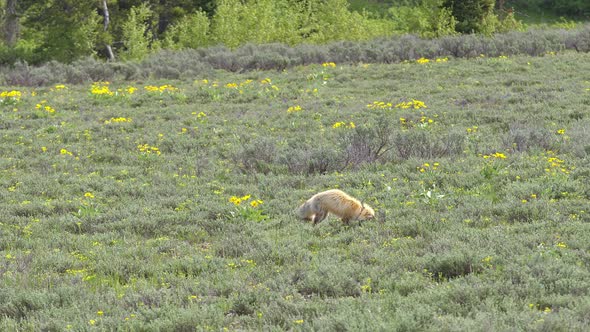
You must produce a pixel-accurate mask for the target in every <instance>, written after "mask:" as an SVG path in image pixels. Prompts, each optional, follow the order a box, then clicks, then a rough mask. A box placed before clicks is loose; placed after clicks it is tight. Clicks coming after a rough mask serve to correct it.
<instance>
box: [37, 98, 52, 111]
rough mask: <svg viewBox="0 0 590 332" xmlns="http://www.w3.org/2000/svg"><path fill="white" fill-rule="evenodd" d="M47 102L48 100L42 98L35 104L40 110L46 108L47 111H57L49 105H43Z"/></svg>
mask: <svg viewBox="0 0 590 332" xmlns="http://www.w3.org/2000/svg"><path fill="white" fill-rule="evenodd" d="M46 102H47V100H42V101H41V102H40V103H39V104H37V105H35V108H36V109H38V110H41V109H42V110H45V111H47V113H55V109H54V108H53V107H51V106H49V105H43V104H45V103H46Z"/></svg>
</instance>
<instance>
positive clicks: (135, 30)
mask: <svg viewBox="0 0 590 332" xmlns="http://www.w3.org/2000/svg"><path fill="white" fill-rule="evenodd" d="M151 15H152V12H151V10H150V9H149V7H148V5H147V4H145V3H144V4H141V5H140V6H138V7H133V8H131V10H130V12H129V17H128V18H127V21H125V23H123V27H122V28H123V45H124V46H125V49H124V50H123V53H122V54H121V57H122V58H123V59H125V60H141V59H143V58H144V57H145V56H147V55H148V53H149V52H150V39H149V38H148V37H147V36H146V34H147V31H148V24H147V21H148V19H150V17H151Z"/></svg>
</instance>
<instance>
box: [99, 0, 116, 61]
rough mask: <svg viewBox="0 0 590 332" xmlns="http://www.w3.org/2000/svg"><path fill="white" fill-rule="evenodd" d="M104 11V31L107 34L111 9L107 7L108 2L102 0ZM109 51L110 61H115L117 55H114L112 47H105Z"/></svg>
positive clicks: (107, 45)
mask: <svg viewBox="0 0 590 332" xmlns="http://www.w3.org/2000/svg"><path fill="white" fill-rule="evenodd" d="M102 10H103V13H104V31H105V32H106V31H107V30H108V28H109V22H110V16H109V7H107V0H102ZM105 47H106V49H107V56H108V57H109V60H110V61H115V53H113V49H112V48H111V45H109V44H106V45H105Z"/></svg>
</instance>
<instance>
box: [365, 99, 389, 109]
mask: <svg viewBox="0 0 590 332" xmlns="http://www.w3.org/2000/svg"><path fill="white" fill-rule="evenodd" d="M367 108H368V109H371V110H385V109H392V108H393V104H392V103H386V102H383V101H374V102H373V103H372V104H368V105H367Z"/></svg>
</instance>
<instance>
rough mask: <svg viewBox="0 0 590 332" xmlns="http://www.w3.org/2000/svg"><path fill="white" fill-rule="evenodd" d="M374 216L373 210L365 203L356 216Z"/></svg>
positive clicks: (364, 218)
mask: <svg viewBox="0 0 590 332" xmlns="http://www.w3.org/2000/svg"><path fill="white" fill-rule="evenodd" d="M373 218H375V211H374V210H373V208H372V207H370V206H368V205H367V204H363V209H362V211H361V214H360V215H359V217H358V220H371V219H373Z"/></svg>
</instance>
